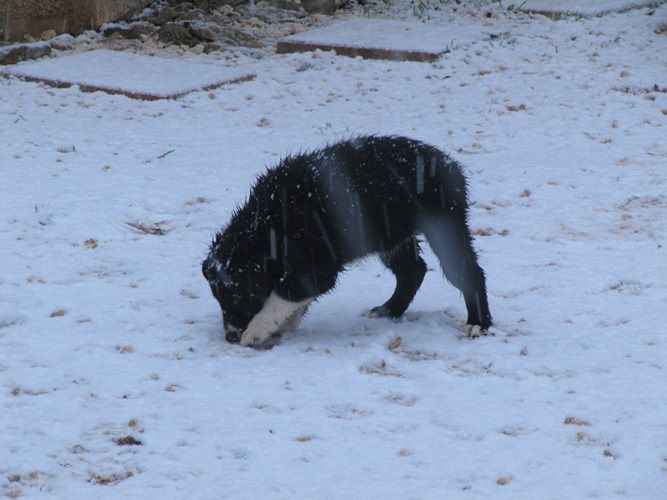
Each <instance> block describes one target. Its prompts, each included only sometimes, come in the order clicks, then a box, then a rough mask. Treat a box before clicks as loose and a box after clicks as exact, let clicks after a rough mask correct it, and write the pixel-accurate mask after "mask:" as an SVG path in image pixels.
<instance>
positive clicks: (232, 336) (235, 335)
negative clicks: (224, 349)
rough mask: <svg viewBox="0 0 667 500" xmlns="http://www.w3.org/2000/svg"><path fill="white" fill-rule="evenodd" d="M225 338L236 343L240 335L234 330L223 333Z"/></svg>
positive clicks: (239, 339)
mask: <svg viewBox="0 0 667 500" xmlns="http://www.w3.org/2000/svg"><path fill="white" fill-rule="evenodd" d="M225 339H226V340H227V342H229V343H230V344H238V343H239V342H240V341H241V337H240V335H239V332H235V331H231V332H227V333H226V334H225Z"/></svg>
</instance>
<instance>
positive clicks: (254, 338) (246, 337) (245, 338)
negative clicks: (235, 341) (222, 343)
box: [239, 328, 271, 347]
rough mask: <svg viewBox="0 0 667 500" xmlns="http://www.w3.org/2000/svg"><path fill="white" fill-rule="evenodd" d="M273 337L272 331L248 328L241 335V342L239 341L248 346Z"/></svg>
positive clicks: (261, 342)
mask: <svg viewBox="0 0 667 500" xmlns="http://www.w3.org/2000/svg"><path fill="white" fill-rule="evenodd" d="M269 338H271V332H270V331H264V332H260V331H256V330H254V329H250V328H248V329H247V330H246V331H245V332H243V335H242V336H241V342H239V343H240V344H241V345H242V346H243V347H248V346H252V345H259V344H263V343H264V342H266V341H267V340H269Z"/></svg>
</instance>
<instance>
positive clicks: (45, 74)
mask: <svg viewBox="0 0 667 500" xmlns="http://www.w3.org/2000/svg"><path fill="white" fill-rule="evenodd" d="M4 73H6V74H10V75H14V76H19V77H23V78H29V79H36V80H43V81H45V82H47V83H53V84H54V85H57V86H62V85H63V84H66V85H80V86H82V87H86V88H89V89H92V90H102V91H106V92H111V93H123V94H128V95H130V96H143V97H144V98H173V97H180V96H183V95H185V94H187V93H188V92H192V91H194V90H201V89H203V88H207V89H210V88H212V87H217V86H220V85H222V84H224V83H227V82H233V81H239V80H248V79H250V78H252V77H253V75H252V74H249V73H248V72H247V71H244V70H243V69H239V68H221V67H216V66H214V65H211V64H206V63H203V62H196V61H188V60H182V59H167V58H163V57H149V56H145V55H140V54H132V53H129V52H119V51H111V50H91V51H89V52H81V53H76V54H72V55H67V56H63V57H58V58H53V59H41V60H38V61H35V62H27V63H24V64H19V65H16V66H14V67H10V68H9V69H7V70H5V71H4Z"/></svg>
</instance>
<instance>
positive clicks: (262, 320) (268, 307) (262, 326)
mask: <svg viewBox="0 0 667 500" xmlns="http://www.w3.org/2000/svg"><path fill="white" fill-rule="evenodd" d="M311 300H312V299H306V300H303V301H301V302H290V301H288V300H285V299H283V298H281V297H279V296H278V294H277V293H276V292H275V291H273V292H271V295H269V298H268V299H266V302H265V303H264V306H262V309H261V310H260V311H259V312H258V313H257V314H256V315H255V317H254V318H252V320H250V323H249V324H248V328H246V329H245V331H244V332H243V335H242V336H241V345H242V346H250V345H257V344H263V343H264V342H266V341H267V340H269V338H270V337H271V335H272V334H274V333H277V332H279V331H280V329H281V328H283V326H284V325H285V324H286V323H287V322H288V321H289V320H290V319H292V318H293V317H295V316H297V315H298V314H299V313H300V312H301V311H305V308H306V307H307V306H308V304H309V303H310V302H311ZM299 317H300V316H299Z"/></svg>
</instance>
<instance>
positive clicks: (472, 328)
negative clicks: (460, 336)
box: [463, 325, 488, 339]
mask: <svg viewBox="0 0 667 500" xmlns="http://www.w3.org/2000/svg"><path fill="white" fill-rule="evenodd" d="M463 329H464V330H465V332H466V334H467V335H468V337H470V338H472V339H476V338H478V337H481V336H482V335H487V334H488V332H487V331H486V330H484V329H483V328H482V327H481V326H479V325H466V326H465V327H464V328H463Z"/></svg>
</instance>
